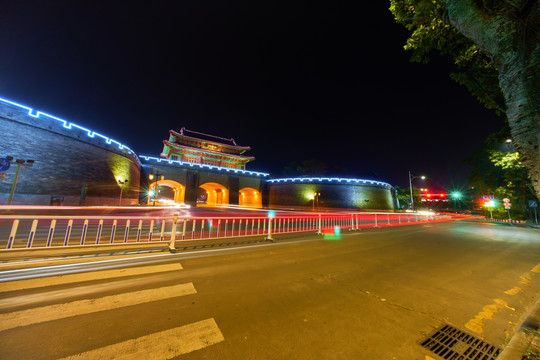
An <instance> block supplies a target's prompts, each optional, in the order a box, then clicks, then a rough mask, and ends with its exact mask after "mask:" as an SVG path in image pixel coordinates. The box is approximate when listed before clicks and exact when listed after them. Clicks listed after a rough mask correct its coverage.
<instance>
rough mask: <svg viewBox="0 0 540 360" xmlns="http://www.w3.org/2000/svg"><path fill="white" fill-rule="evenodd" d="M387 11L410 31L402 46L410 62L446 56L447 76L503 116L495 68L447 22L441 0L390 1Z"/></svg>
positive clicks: (476, 47)
mask: <svg viewBox="0 0 540 360" xmlns="http://www.w3.org/2000/svg"><path fill="white" fill-rule="evenodd" d="M390 11H391V12H392V14H393V15H394V18H395V20H396V22H398V23H399V24H402V25H404V26H405V27H406V28H407V29H408V30H409V31H411V35H410V37H409V38H408V39H407V42H406V44H405V45H404V49H405V50H407V51H410V52H411V61H414V62H420V63H427V62H428V61H429V60H430V58H431V56H432V55H433V54H434V53H438V54H441V55H445V56H450V57H451V58H452V59H453V61H454V64H455V65H456V71H454V72H452V73H451V74H450V77H451V78H452V79H453V80H455V81H456V82H458V83H459V84H461V85H464V86H465V87H467V89H468V90H469V92H470V93H471V94H472V95H473V96H474V97H475V98H476V99H477V100H478V101H480V103H482V104H483V105H484V106H485V107H486V108H488V109H493V110H495V111H496V112H497V113H498V114H501V113H504V108H503V105H502V104H503V98H502V93H501V89H500V87H499V82H498V70H497V67H496V66H495V65H494V63H493V62H492V61H491V60H490V58H488V57H487V56H486V55H485V54H484V53H482V51H480V50H479V48H478V46H477V45H476V44H474V43H473V42H472V41H471V40H469V39H468V38H466V37H465V36H463V35H462V34H461V33H460V32H459V31H458V30H457V29H456V28H455V27H454V26H452V25H451V24H450V23H449V21H448V19H447V16H446V5H445V1H444V0H390Z"/></svg>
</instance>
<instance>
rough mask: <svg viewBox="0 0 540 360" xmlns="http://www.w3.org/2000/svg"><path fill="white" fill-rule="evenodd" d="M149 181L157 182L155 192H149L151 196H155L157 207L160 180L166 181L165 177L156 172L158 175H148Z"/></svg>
mask: <svg viewBox="0 0 540 360" xmlns="http://www.w3.org/2000/svg"><path fill="white" fill-rule="evenodd" d="M148 179H149V180H150V181H152V180H155V182H154V192H153V193H152V192H151V191H150V192H149V195H153V196H154V204H153V206H156V197H157V195H158V179H161V181H163V180H165V175H163V174H161V175H160V174H159V171H157V170H156V173H155V174H154V173H151V174H148Z"/></svg>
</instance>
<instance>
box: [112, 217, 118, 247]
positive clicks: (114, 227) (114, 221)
mask: <svg viewBox="0 0 540 360" xmlns="http://www.w3.org/2000/svg"><path fill="white" fill-rule="evenodd" d="M117 223H118V222H117V221H116V220H113V223H112V229H111V244H112V243H113V242H114V235H115V234H116V225H117Z"/></svg>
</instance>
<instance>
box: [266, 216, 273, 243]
mask: <svg viewBox="0 0 540 360" xmlns="http://www.w3.org/2000/svg"><path fill="white" fill-rule="evenodd" d="M266 240H271V241H274V238H272V218H268V235H266Z"/></svg>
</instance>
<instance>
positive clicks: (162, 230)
mask: <svg viewBox="0 0 540 360" xmlns="http://www.w3.org/2000/svg"><path fill="white" fill-rule="evenodd" d="M165 223H166V221H165V219H163V220H161V233H160V234H159V241H163V238H164V235H163V234H164V233H165Z"/></svg>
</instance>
